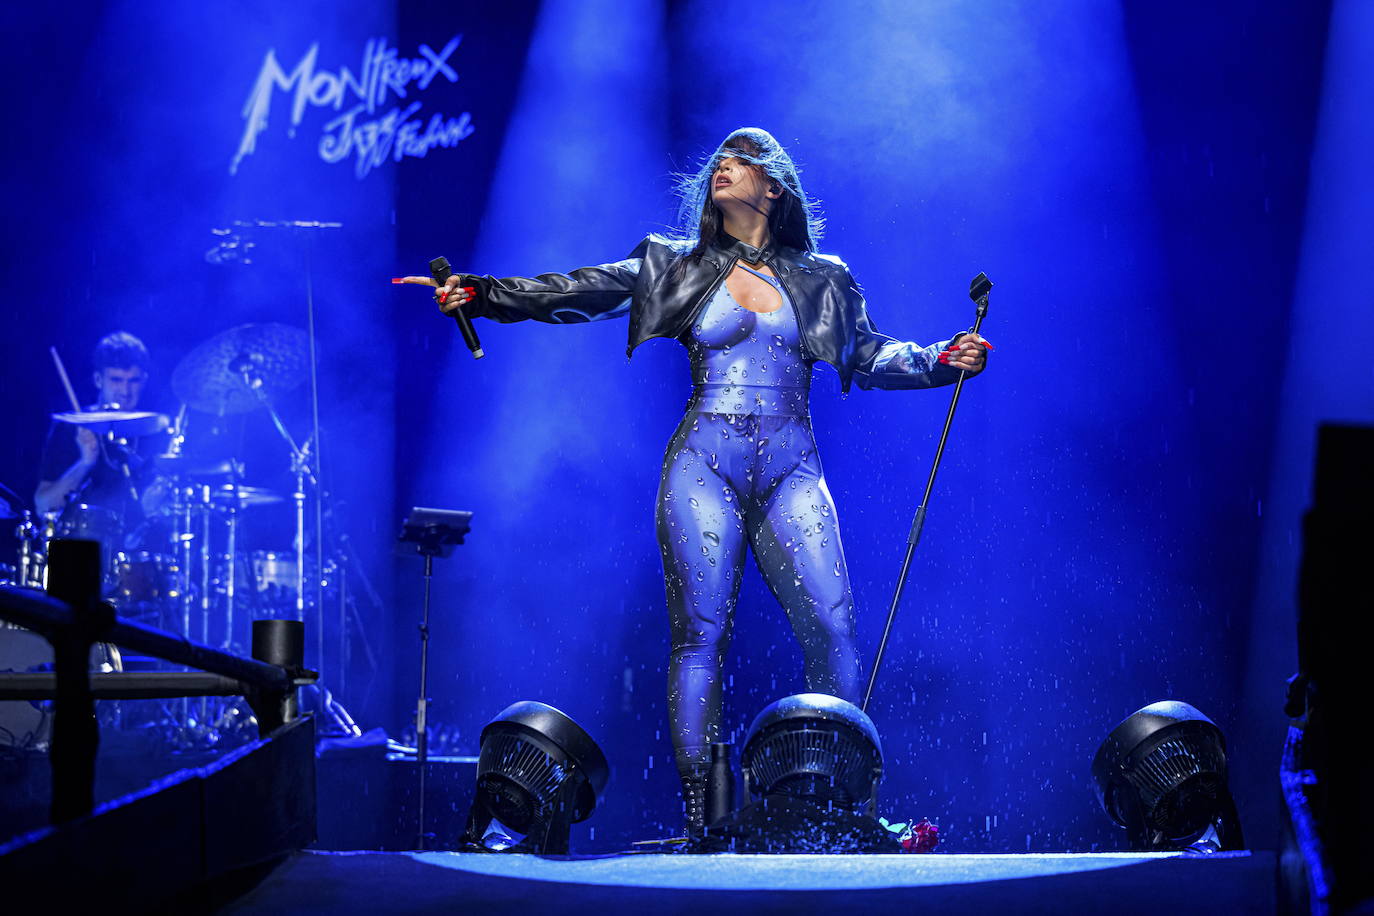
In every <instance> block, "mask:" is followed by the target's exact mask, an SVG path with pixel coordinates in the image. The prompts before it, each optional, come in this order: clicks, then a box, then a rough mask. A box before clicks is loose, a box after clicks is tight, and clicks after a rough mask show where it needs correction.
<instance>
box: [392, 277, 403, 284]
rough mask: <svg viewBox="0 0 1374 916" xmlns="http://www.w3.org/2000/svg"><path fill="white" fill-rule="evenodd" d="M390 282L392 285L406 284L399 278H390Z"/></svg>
mask: <svg viewBox="0 0 1374 916" xmlns="http://www.w3.org/2000/svg"><path fill="white" fill-rule="evenodd" d="M391 282H392V283H404V282H406V281H405V280H403V279H401V278H400V277H392V278H391Z"/></svg>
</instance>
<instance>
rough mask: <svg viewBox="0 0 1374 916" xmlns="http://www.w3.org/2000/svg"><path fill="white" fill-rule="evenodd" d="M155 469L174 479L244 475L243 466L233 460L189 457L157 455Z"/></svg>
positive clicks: (154, 460)
mask: <svg viewBox="0 0 1374 916" xmlns="http://www.w3.org/2000/svg"><path fill="white" fill-rule="evenodd" d="M153 467H155V468H157V469H158V471H159V472H161V473H163V474H169V475H171V476H174V477H228V476H229V475H230V474H242V473H243V465H242V464H240V463H239V462H237V461H235V460H233V459H232V458H220V459H218V460H207V459H197V458H192V457H191V456H189V455H157V456H154V458H153Z"/></svg>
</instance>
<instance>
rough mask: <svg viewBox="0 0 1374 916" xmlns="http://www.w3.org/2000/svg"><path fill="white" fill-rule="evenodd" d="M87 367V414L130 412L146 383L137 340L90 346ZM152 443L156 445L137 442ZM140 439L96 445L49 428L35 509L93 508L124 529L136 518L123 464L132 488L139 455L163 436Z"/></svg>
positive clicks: (76, 433)
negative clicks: (93, 393)
mask: <svg viewBox="0 0 1374 916" xmlns="http://www.w3.org/2000/svg"><path fill="white" fill-rule="evenodd" d="M91 363H92V366H93V368H94V375H93V380H94V383H95V386H96V388H97V389H98V390H99V393H100V396H99V399H98V401H97V403H95V404H93V405H91V406H90V407H88V408H87V409H88V410H91V409H94V410H126V411H132V410H136V409H137V408H138V403H139V399H140V398H141V397H142V395H143V388H144V385H146V384H147V381H148V364H149V358H148V348H147V347H145V346H144V345H143V341H141V340H139V339H138V338H137V337H135V336H134V335H132V334H130V333H128V332H127V331H116V332H114V333H113V334H110V335H108V336H106V337H104V338H102V339H101V341H100V343H98V344H96V347H95V352H94V354H93V356H92V360H91ZM154 439H156V440H157V441H156V442H153V441H148V442H145V441H143V440H154ZM143 440H136V441H134V442H130V443H124V442H122V441H121V440H116V439H113V438H106V439H105V440H104V441H102V439H101V438H100V437H98V436H97V435H96V434H95V433H94V432H92V431H91V430H89V429H86V428H85V427H82V426H74V425H72V424H68V423H61V422H58V423H54V424H53V425H52V428H51V429H50V430H49V432H48V441H47V444H46V445H45V446H44V448H43V462H42V466H41V470H40V472H39V475H38V476H39V483H38V490H37V491H36V492H35V493H34V497H33V501H34V505H35V507H36V508H37V509H38V511H39V513H40V514H45V515H46V514H48V513H55V512H61V511H63V509H64V508H65V507H66V506H67V505H68V504H69V503H82V504H85V505H90V506H96V507H99V508H101V509H103V510H105V511H107V512H110V513H112V514H113V515H114V516H115V517H116V518H118V519H119V520H120V522H121V524H122V526H123V527H124V530H126V531H127V530H130V529H131V528H132V527H133V526H134V525H136V524H137V522H138V520H139V519H141V515H142V513H141V511H139V508H138V505H137V496H136V494H135V492H133V491H132V489H131V481H130V479H129V478H128V477H127V476H126V474H125V471H124V467H123V464H124V463H127V464H128V465H129V468H130V470H131V471H132V473H133V475H134V481H133V482H132V483H136V481H137V476H138V471H139V467H140V465H141V464H142V459H141V458H140V455H148V454H156V451H155V449H154V447H155V446H161V444H162V443H163V442H165V436H161V437H160V438H159V437H154V436H145V437H143Z"/></svg>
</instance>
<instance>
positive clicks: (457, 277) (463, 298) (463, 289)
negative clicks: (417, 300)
mask: <svg viewBox="0 0 1374 916" xmlns="http://www.w3.org/2000/svg"><path fill="white" fill-rule="evenodd" d="M391 282H392V283H408V284H411V285H414V286H432V287H434V301H435V302H438V303H439V311H441V312H443V313H444V314H445V315H452V314H453V313H454V312H456V311H458V310H459V309H460V308H462V307H463V306H464V305H466V304H467V303H469V302H471V301H472V300H473V299H474V298H476V296H477V290H476V288H474V287H471V286H463V285H462V283H463V275H462V274H454V275H453V276H451V277H449V278H448V279H447V280H445V281H444V285H443V286H439V284H438V283H435V282H434V278H433V277H395V278H393V279H392V281H391Z"/></svg>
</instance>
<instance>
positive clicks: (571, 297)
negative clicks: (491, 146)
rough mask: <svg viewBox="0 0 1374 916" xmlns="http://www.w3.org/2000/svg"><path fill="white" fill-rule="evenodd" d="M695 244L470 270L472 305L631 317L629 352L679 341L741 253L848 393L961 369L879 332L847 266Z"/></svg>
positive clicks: (646, 245)
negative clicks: (514, 272)
mask: <svg viewBox="0 0 1374 916" xmlns="http://www.w3.org/2000/svg"><path fill="white" fill-rule="evenodd" d="M690 250H691V245H690V244H689V243H685V242H679V241H675V240H672V239H668V238H664V237H663V236H659V235H650V236H648V237H647V238H645V239H644V241H642V242H640V243H639V245H637V246H636V247H635V250H634V251H632V252H631V253H630V256H629V257H628V258H626V259H625V260H623V261H615V262H613V263H610V264H601V265H598V266H596V267H583V268H580V269H578V270H574V271H571V272H570V273H566V274H558V273H550V274H540V275H539V276H537V277H504V278H499V279H498V278H496V277H481V276H471V275H465V277H464V281H463V284H464V285H465V286H467V285H470V286H475V287H476V288H477V295H476V297H475V298H474V300H473V301H472V302H470V303H469V304H468V305H466V306H464V308H465V309H466V310H467V312H468V314H469V315H471V316H474V317H483V318H490V319H492V320H494V321H502V322H510V321H523V320H525V319H529V318H533V319H535V320H536V321H546V322H551V323H554V324H570V323H574V322H583V321H599V320H602V319H605V318H618V317H620V316H622V315H625V314H628V315H629V316H630V340H629V346H628V348H627V349H626V353H627V354H632V353H633V352H634V349H635V347H637V346H639V345H640V344H642V343H643V342H644V341H646V340H649V339H651V338H654V337H672V338H680V337H681V336H682V333H683V332H684V331H685V330H687V327H688V326H689V325H690V324H691V322H692V319H693V318H695V317H696V315H697V313H698V312H699V311H700V310H701V309H702V308H703V307H704V306H705V304H706V303H707V302H708V301H709V300H710V299H711V296H712V295H714V293H715V291H716V288H717V287H719V286H720V284H721V283H722V282H723V281H724V279H725V277H726V276H727V275H728V274H729V273H730V271H731V270H733V269H734V266H735V263H736V262H737V261H738V260H739V259H740V258H743V259H744V260H745V261H747V262H749V263H751V264H756V263H758V262H759V261H762V262H763V263H765V264H767V265H768V266H769V267H770V268H771V269H772V271H773V273H774V274H775V275H776V276H777V278H778V279H779V280H780V281H781V282H782V285H783V287H784V288H785V289H786V290H787V294H788V296H789V298H791V300H792V305H793V307H794V308H795V309H796V311H797V323H798V325H799V326H800V328H801V345H802V356H803V358H805V359H819V360H824V361H825V362H827V363H830V364H831V365H832V366H834V367H835V369H836V370H837V371H838V372H839V374H840V384H841V387H842V389H843V390H845V391H848V390H849V386H850V383H851V382H853V381H857V382H858V383H859V387H860V388H932V387H935V386H938V385H949V384H952V383H953V382H954V381H955V380H957V379H958V377H959V371H958V370H957V369H952V368H950V367H948V366H945V365H942V364H941V363H940V362H939V360H938V356H939V352H940V350H942V349H943V348H944V347H945V346H947V345H948V344H949V341H948V340H944V341H940V342H938V343H935V344H931V345H930V346H928V347H919V346H917V345H916V344H910V343H904V342H902V341H897V340H894V339H893V338H891V337H887V336H886V335H883V334H879V333H878V331H877V329H876V328H874V327H873V323H872V322H871V321H870V320H869V318H868V310H867V308H866V307H865V305H864V297H863V294H862V293H861V292H859V287H858V285H857V284H856V283H855V282H854V278H853V277H851V276H850V275H849V270H848V269H847V268H846V267H845V265H844V262H843V261H841V260H840V259H839V258H836V257H833V256H831V255H821V254H812V253H810V252H806V251H799V250H797V249H795V248H785V247H781V246H775V245H773V244H771V243H770V244H769V245H767V246H765V247H764V248H762V249H759V248H755V247H753V246H752V245H747V244H745V243H744V242H741V241H739V240H738V239H732V240H731V242H730V244H729V245H728V246H726V247H716V246H712V247H710V248H708V249H707V250H706V251H705V252H704V253H703V254H702V255H700V256H699V257H687V256H686V255H687V253H688V252H689V251H690Z"/></svg>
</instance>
